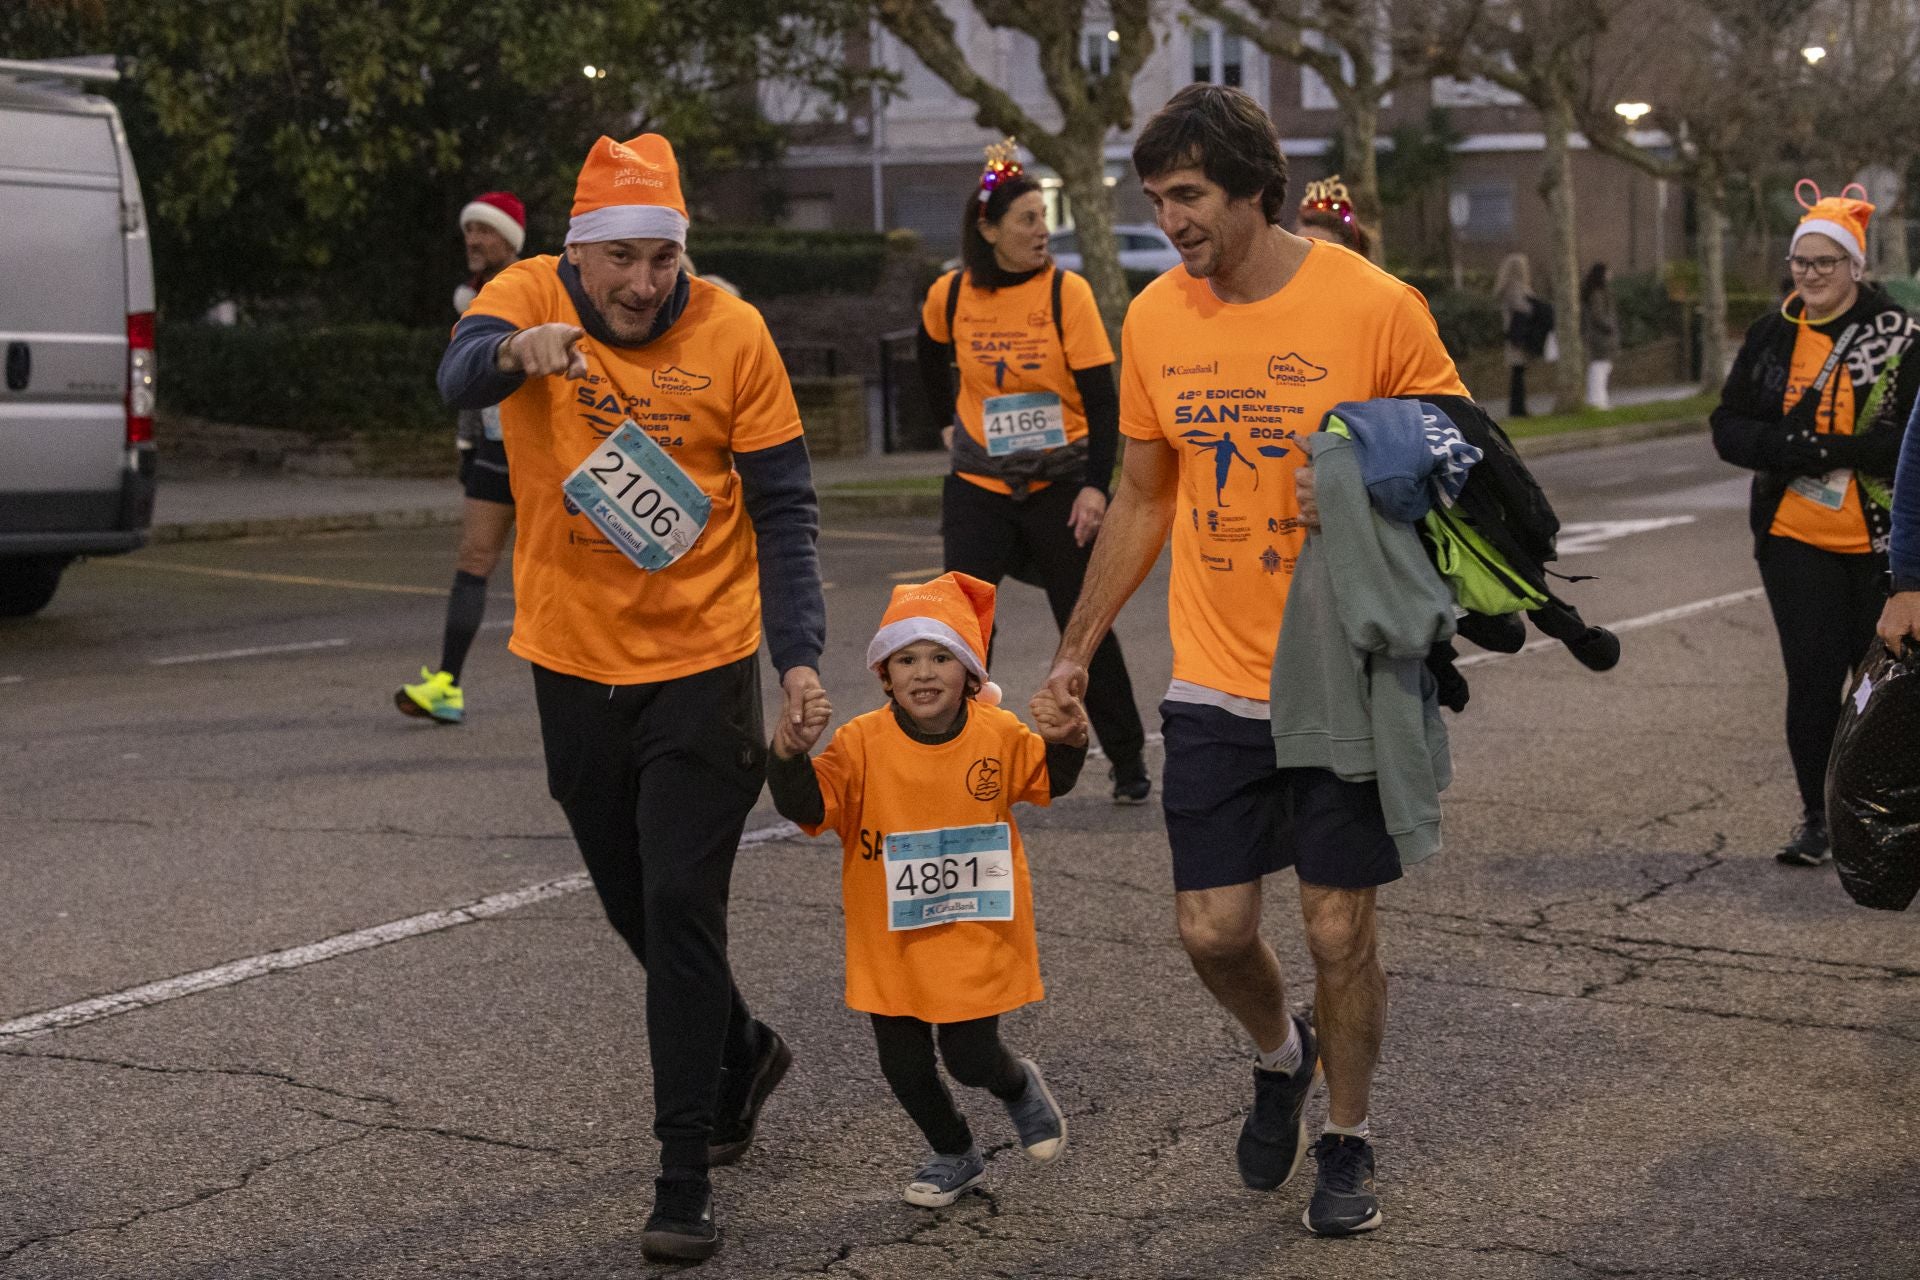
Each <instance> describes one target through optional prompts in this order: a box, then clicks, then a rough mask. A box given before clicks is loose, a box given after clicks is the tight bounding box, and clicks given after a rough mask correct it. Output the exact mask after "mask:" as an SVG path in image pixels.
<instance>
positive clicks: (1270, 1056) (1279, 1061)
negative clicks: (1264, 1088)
mask: <svg viewBox="0 0 1920 1280" xmlns="http://www.w3.org/2000/svg"><path fill="white" fill-rule="evenodd" d="M1303 1049H1304V1046H1302V1045H1301V1043H1300V1027H1299V1025H1298V1024H1297V1023H1295V1022H1294V1020H1293V1019H1292V1018H1288V1019H1287V1042H1286V1043H1285V1044H1283V1045H1281V1046H1280V1047H1279V1048H1278V1049H1275V1050H1274V1051H1273V1052H1272V1053H1256V1054H1254V1056H1253V1063H1254V1065H1255V1066H1257V1067H1259V1068H1260V1069H1261V1070H1262V1071H1278V1072H1281V1073H1282V1074H1285V1075H1292V1074H1293V1073H1294V1072H1296V1071H1298V1070H1299V1069H1300V1056H1301V1053H1302V1052H1303Z"/></svg>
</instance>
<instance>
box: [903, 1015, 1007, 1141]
mask: <svg viewBox="0 0 1920 1280" xmlns="http://www.w3.org/2000/svg"><path fill="white" fill-rule="evenodd" d="M868 1016H869V1017H871V1018H872V1019H873V1042H874V1045H875V1046H876V1047H877V1048H878V1049H879V1050H880V1071H881V1074H883V1075H885V1076H886V1077H887V1085H888V1086H889V1087H890V1088H891V1089H892V1090H893V1096H894V1097H896V1098H898V1099H899V1100H900V1105H901V1106H903V1107H905V1108H906V1109H907V1114H908V1115H909V1116H911V1117H913V1122H914V1123H915V1124H917V1125H919V1126H920V1132H921V1133H923V1134H925V1135H926V1137H927V1142H928V1144H929V1145H931V1146H932V1147H933V1149H934V1151H935V1152H937V1153H939V1154H940V1155H943V1156H958V1155H965V1154H966V1153H967V1152H968V1151H969V1150H971V1149H972V1147H973V1131H972V1130H970V1129H968V1128H967V1120H966V1117H965V1116H963V1115H961V1114H960V1112H959V1110H958V1108H956V1107H955V1106H954V1105H953V1095H952V1094H950V1093H948V1092H947V1086H946V1083H945V1082H944V1081H942V1080H941V1079H940V1069H939V1067H938V1066H937V1065H936V1064H935V1062H934V1056H933V1044H934V1038H935V1036H936V1035H938V1037H939V1041H940V1057H941V1058H942V1059H944V1060H945V1061H946V1064H947V1073H948V1074H949V1075H951V1076H952V1077H953V1078H954V1079H955V1080H958V1081H959V1082H960V1083H961V1084H964V1085H966V1086H968V1087H969V1088H973V1089H986V1090H988V1091H989V1092H991V1093H992V1094H993V1096H994V1097H996V1098H999V1099H1000V1100H1001V1101H1003V1102H1006V1101H1011V1100H1012V1099H1014V1098H1017V1097H1019V1096H1020V1095H1021V1094H1022V1093H1024V1092H1026V1088H1027V1074H1026V1072H1024V1071H1022V1070H1021V1069H1020V1063H1019V1062H1018V1061H1017V1060H1016V1059H1015V1058H1014V1056H1013V1055H1012V1054H1011V1053H1009V1052H1007V1047H1006V1046H1005V1045H1004V1044H1002V1043H1000V1019H999V1018H997V1017H995V1018H975V1019H973V1020H972V1021H971V1022H948V1023H943V1024H941V1025H939V1026H935V1025H934V1024H932V1023H930V1022H922V1021H920V1019H918V1018H897V1017H889V1016H887V1015H886V1014H880V1013H875V1014H869V1015H868Z"/></svg>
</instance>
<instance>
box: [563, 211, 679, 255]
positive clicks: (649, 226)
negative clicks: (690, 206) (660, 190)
mask: <svg viewBox="0 0 1920 1280" xmlns="http://www.w3.org/2000/svg"><path fill="white" fill-rule="evenodd" d="M602 240H671V241H673V242H674V243H675V244H677V245H680V246H681V247H683V248H684V247H685V246H686V243H687V215H686V214H684V213H682V212H680V211H679V210H678V209H670V208H668V207H667V206H666V205H663V204H610V205H606V206H604V207H602V208H599V209H589V210H587V211H586V212H585V213H580V214H575V215H574V216H573V218H572V220H571V221H569V222H568V223H567V243H568V244H594V243H598V242H599V241H602Z"/></svg>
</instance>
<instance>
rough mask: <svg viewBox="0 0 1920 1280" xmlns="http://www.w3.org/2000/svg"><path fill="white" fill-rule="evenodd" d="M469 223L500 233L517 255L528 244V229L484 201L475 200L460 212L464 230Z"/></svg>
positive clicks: (500, 209) (499, 208) (501, 210)
mask: <svg viewBox="0 0 1920 1280" xmlns="http://www.w3.org/2000/svg"><path fill="white" fill-rule="evenodd" d="M469 222H477V223H479V224H480V225H481V226H483V227H492V228H493V229H494V230H495V231H498V232H499V233H500V235H501V237H502V238H504V239H505V240H506V242H507V243H508V244H510V245H512V246H513V251H514V252H515V253H518V252H520V247H521V246H522V245H524V244H526V242H527V229H526V228H525V227H523V226H521V225H520V224H519V223H517V222H515V221H514V220H513V215H512V214H510V213H508V212H507V211H506V210H505V209H502V208H501V207H500V206H498V205H492V204H488V203H487V202H486V201H484V200H475V201H473V202H472V203H471V204H469V205H468V206H467V207H466V208H464V209H462V210H461V211H460V225H461V227H462V228H464V227H465V226H466V225H467V224H468V223H469Z"/></svg>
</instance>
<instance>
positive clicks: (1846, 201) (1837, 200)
mask: <svg viewBox="0 0 1920 1280" xmlns="http://www.w3.org/2000/svg"><path fill="white" fill-rule="evenodd" d="M1803 187H1812V188H1813V202H1812V203H1811V204H1809V203H1808V202H1807V198H1806V196H1805V195H1803V194H1802V192H1801V188H1803ZM1849 191H1858V192H1859V193H1860V198H1858V199H1855V198H1853V197H1851V196H1849V195H1848V194H1847V192H1849ZM1866 195H1867V189H1866V188H1865V187H1863V186H1861V185H1860V184H1859V183H1857V182H1849V183H1848V184H1847V185H1846V186H1845V187H1842V188H1841V190H1840V194H1839V195H1837V196H1827V197H1825V198H1824V199H1823V198H1822V197H1821V195H1820V188H1819V186H1817V185H1816V184H1815V183H1814V181H1813V179H1811V178H1802V179H1800V181H1799V182H1797V183H1795V184H1794V188H1793V198H1794V199H1795V200H1798V201H1799V202H1800V207H1801V208H1802V209H1805V210H1806V211H1807V212H1806V216H1804V217H1802V218H1801V219H1800V225H1799V226H1797V227H1795V228H1794V229H1793V240H1792V241H1791V243H1789V244H1788V246H1787V252H1788V253H1792V252H1793V249H1794V246H1795V245H1798V244H1799V243H1800V237H1801V236H1804V235H1810V234H1814V233H1818V234H1820V235H1823V236H1825V237H1827V239H1829V240H1831V241H1833V242H1834V243H1835V244H1837V245H1839V246H1840V247H1841V248H1842V249H1845V250H1846V251H1847V256H1848V257H1849V258H1852V259H1853V261H1854V263H1855V265H1857V266H1861V267H1864V266H1866V265H1867V220H1868V219H1869V218H1871V217H1873V206H1872V205H1871V204H1869V203H1867V200H1866Z"/></svg>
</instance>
